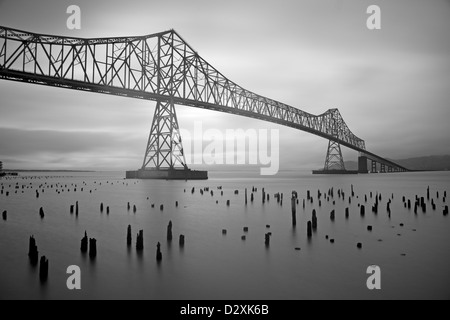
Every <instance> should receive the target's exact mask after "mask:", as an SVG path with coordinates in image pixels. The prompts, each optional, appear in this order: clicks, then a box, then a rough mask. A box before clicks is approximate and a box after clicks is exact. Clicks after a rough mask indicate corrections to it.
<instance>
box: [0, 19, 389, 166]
mask: <svg viewBox="0 0 450 320" xmlns="http://www.w3.org/2000/svg"><path fill="white" fill-rule="evenodd" d="M0 79H6V80H11V81H22V82H28V83H35V84H41V85H47V86H56V87H63V88H69V89H75V90H84V91H91V92H97V93H103V94H113V95H120V96H126V97H132V98H139V99H146V100H152V101H157V102H158V103H159V104H164V103H169V102H170V103H173V104H180V105H185V106H191V107H197V108H204V109H209V110H215V111H220V112H226V113H232V114H236V115H240V116H245V117H251V118H256V119H260V120H264V121H269V122H273V123H277V124H281V125H285V126H289V127H293V128H296V129H299V130H303V131H306V132H309V133H312V134H315V135H318V136H321V137H323V138H325V139H328V140H330V141H333V142H335V143H338V144H339V145H344V146H346V147H349V148H351V149H353V150H356V151H358V152H363V153H364V152H366V145H365V142H364V140H362V139H360V138H358V137H357V136H356V135H355V134H353V133H352V131H351V130H350V128H349V127H348V125H347V124H346V123H345V121H344V119H343V117H342V116H341V114H340V112H339V110H338V109H330V110H328V111H326V112H325V113H323V114H321V115H313V114H310V113H307V112H305V111H302V110H300V109H297V108H294V107H291V106H288V105H286V104H283V103H281V102H278V101H275V100H272V99H269V98H266V97H263V96H261V95H257V94H255V93H253V92H251V91H248V90H246V89H244V88H242V87H240V86H239V85H237V84H236V83H234V82H233V81H231V80H229V79H228V78H226V77H225V76H223V75H222V74H221V73H220V72H219V71H217V70H216V69H215V68H214V67H213V66H212V65H210V64H209V63H208V62H206V61H205V60H204V59H203V58H202V57H201V56H200V55H199V54H198V53H197V52H196V51H195V50H194V49H193V48H192V47H191V46H190V45H189V44H188V43H187V42H186V41H184V40H183V38H182V37H181V36H180V35H179V34H178V33H177V32H176V31H174V30H169V31H166V32H161V33H155V34H152V35H147V36H137V37H115V38H96V39H82V38H69V37H62V36H54V35H42V34H36V33H31V32H26V31H20V30H16V29H11V28H6V27H0ZM149 147H150V146H149ZM149 147H148V148H147V149H151V148H149ZM181 152H182V150H181ZM380 159H382V158H380Z"/></svg>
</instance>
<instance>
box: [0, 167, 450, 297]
mask: <svg viewBox="0 0 450 320" xmlns="http://www.w3.org/2000/svg"><path fill="white" fill-rule="evenodd" d="M62 175H63V174H61V173H60V174H53V175H51V176H48V174H47V175H44V174H42V175H38V174H36V175H34V176H33V177H28V178H22V177H19V178H16V179H11V180H5V179H3V180H0V185H1V188H2V189H3V191H4V192H3V194H1V195H0V211H2V212H3V211H4V210H7V212H8V219H7V220H6V221H1V222H0V252H1V253H2V261H1V262H0V298H1V299H5V298H12V299H14V298H20V299H42V298H43V299H78V298H85V299H116V298H125V299H316V298H344V299H346V298H349V299H361V298H374V299H383V298H384V299H386V298H387V299H389V298H450V278H449V277H450V276H449V275H448V269H449V267H450V259H449V256H448V249H449V243H450V242H449V240H450V239H449V238H450V236H449V232H448V231H449V226H450V220H449V217H444V216H443V214H442V213H443V206H444V191H446V190H447V189H449V190H450V188H449V186H450V179H449V178H450V174H448V173H408V174H384V175H357V176H353V175H351V176H311V175H309V174H305V175H302V174H295V173H286V174H281V175H280V176H278V177H277V178H272V179H263V178H255V177H251V176H243V175H242V173H239V174H233V173H226V174H221V173H216V174H211V175H212V179H210V180H209V181H188V182H185V181H135V180H123V179H122V174H121V173H117V174H116V173H92V174H91V173H85V174H81V173H77V174H70V176H67V174H65V175H66V176H62ZM233 177H237V178H233ZM352 185H353V186H354V190H355V196H354V197H353V198H351V199H350V200H351V204H349V199H348V198H349V197H351V186H352ZM428 186H430V190H431V191H430V194H431V199H430V200H427V199H425V200H426V202H427V212H426V213H423V212H422V211H421V209H420V210H419V211H418V213H417V215H416V214H414V212H413V209H411V210H408V208H405V207H404V203H403V199H402V197H403V196H405V197H406V199H410V200H411V201H412V203H413V206H414V201H415V200H414V199H415V196H416V195H417V196H419V197H425V198H426V192H427V187H428ZM193 187H194V188H195V192H194V193H191V190H192V188H193ZM205 187H209V188H210V190H209V192H204V193H203V195H202V194H200V189H203V188H205ZM218 187H222V188H223V196H222V195H221V191H222V190H219V189H218ZM252 187H255V188H257V189H258V191H257V192H255V193H254V202H251V201H250V194H251V190H252ZM245 188H247V189H248V191H249V201H248V205H247V206H245ZM262 188H265V191H266V193H267V194H269V195H270V200H269V201H266V202H265V203H264V204H263V203H262V201H261V199H262ZM331 188H333V189H334V197H333V198H330V199H329V200H327V192H328V190H329V189H331ZM75 189H76V191H75ZM81 189H83V190H81ZM339 189H341V190H342V191H343V192H345V197H344V199H342V197H339V196H338V194H337V192H338V190H339ZM36 190H38V192H39V197H37V196H36ZM235 190H239V194H235ZM293 190H295V191H297V192H298V195H299V205H298V206H297V221H296V226H295V227H293V225H292V213H291V200H290V197H291V194H292V191H293ZM308 190H310V191H311V196H312V197H313V198H314V200H313V201H314V202H313V203H311V202H310V201H306V206H305V209H303V206H302V201H303V199H306V196H307V191H308ZM318 190H320V191H321V192H322V197H321V203H320V205H319V201H318V199H317V191H318ZM210 191H213V195H211V192H210ZM6 192H9V196H6ZM278 192H280V193H283V195H284V199H283V205H281V204H279V203H277V200H276V198H275V197H274V195H275V194H276V193H278ZM370 192H373V195H372V198H370ZM377 192H378V193H379V194H381V195H382V200H380V202H379V208H378V214H374V213H372V210H371V209H372V206H373V205H374V203H375V194H376V193H377ZM437 192H439V193H440V197H439V198H437V194H436V193H437ZM365 195H367V196H368V201H367V203H365V199H364V197H365ZM392 195H393V196H394V197H393V199H391V198H392ZM389 199H391V202H392V203H391V205H390V209H391V217H390V218H389V215H388V213H387V202H388V201H389ZM228 200H229V201H230V206H227V201H228ZM445 200H446V199H445ZM77 201H78V203H79V214H78V216H76V215H75V214H71V212H70V207H71V206H72V205H73V206H74V205H75V204H76V202H77ZM431 201H433V202H435V204H436V210H432V208H431ZM176 202H178V206H177V205H176ZM333 202H335V204H334V205H333ZM446 202H447V201H446ZM101 203H103V204H104V206H105V210H104V211H103V213H102V212H101V211H100V204H101ZM128 203H130V207H131V208H130V209H128ZM152 205H153V206H152ZM161 205H164V210H160V206H161ZM358 205H365V207H366V214H365V216H364V217H361V215H360V214H359V212H360V208H359V206H358ZM133 206H136V212H133V211H134V210H133ZM40 207H43V209H44V211H45V217H44V218H43V219H41V217H40V216H39V209H40ZM106 207H109V209H110V210H109V214H107V212H106ZM347 207H348V208H349V218H348V219H346V217H345V209H346V208H347ZM313 209H315V210H316V211H317V219H318V221H317V224H318V228H317V231H315V232H313V233H312V237H311V238H310V239H308V237H307V222H308V221H310V220H311V218H312V210H313ZM332 210H335V219H334V221H333V220H332V219H330V213H331V211H332ZM170 221H172V223H173V229H172V232H173V240H172V242H168V241H167V226H168V224H169V222H170ZM129 225H130V226H131V229H132V232H131V234H132V245H131V247H129V246H127V230H128V226H129ZM369 226H370V227H372V231H368V229H369V228H368V227H369ZM244 227H248V231H247V232H245V231H244ZM223 229H226V230H227V232H226V234H223V233H222V230H223ZM139 230H143V231H144V250H143V251H142V252H138V251H136V236H137V234H138V232H139ZM85 231H87V234H88V236H89V238H95V239H97V256H96V258H95V259H90V258H89V254H86V253H82V252H81V251H80V245H81V239H82V238H83V236H84V232H85ZM269 232H270V233H271V234H272V235H271V236H270V245H269V246H266V245H265V236H266V234H267V233H269ZM181 234H182V235H184V236H185V244H184V246H180V244H179V237H180V235H181ZM31 235H34V237H35V238H36V242H37V246H38V250H39V255H40V256H42V255H45V256H46V257H47V258H48V259H49V263H50V264H49V278H48V281H47V282H46V284H45V285H41V284H40V282H39V267H32V266H30V263H29V261H28V256H27V253H28V240H29V237H30V236H31ZM244 235H245V240H243V239H242V236H244ZM331 240H334V243H332V241H331ZM158 242H160V243H161V254H162V260H161V261H160V262H158V261H157V259H156V256H157V243H158ZM358 243H361V244H362V249H358V248H357V244H358ZM70 265H78V266H79V267H80V268H81V272H82V274H81V278H82V290H80V291H69V290H68V289H67V287H66V280H67V278H68V276H69V275H67V274H66V270H67V267H68V266H70ZM370 265H378V266H380V267H381V270H382V290H381V291H378V292H374V291H369V290H368V289H367V287H366V280H367V278H368V275H367V274H366V270H367V267H368V266H370Z"/></svg>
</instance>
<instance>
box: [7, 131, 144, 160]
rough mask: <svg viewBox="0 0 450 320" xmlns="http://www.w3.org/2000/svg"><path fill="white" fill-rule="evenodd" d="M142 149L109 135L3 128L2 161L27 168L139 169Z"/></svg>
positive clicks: (129, 141)
mask: <svg viewBox="0 0 450 320" xmlns="http://www.w3.org/2000/svg"><path fill="white" fill-rule="evenodd" d="M138 147H139V148H138ZM141 147H142V146H140V145H139V143H137V142H136V141H134V140H133V139H129V138H127V137H123V136H121V135H118V134H115V133H109V132H87V131H84V132H71V131H56V130H23V129H17V128H0V158H1V159H6V160H5V161H4V162H5V163H7V162H8V161H9V162H10V165H19V164H24V165H27V168H30V166H33V165H34V166H36V167H34V168H52V167H57V168H73V167H84V168H89V167H103V168H106V167H108V166H110V165H112V167H120V166H123V167H126V166H127V165H132V164H134V165H137V163H136V159H138V158H139V159H140V158H141V155H140V154H138V153H136V151H137V150H141ZM112 159H115V161H116V163H115V164H113V163H112V161H111V160H112Z"/></svg>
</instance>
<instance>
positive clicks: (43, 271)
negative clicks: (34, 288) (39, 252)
mask: <svg viewBox="0 0 450 320" xmlns="http://www.w3.org/2000/svg"><path fill="white" fill-rule="evenodd" d="M39 279H40V280H41V282H46V281H47V279H48V259H47V258H46V257H45V256H42V257H41V261H40V263H39Z"/></svg>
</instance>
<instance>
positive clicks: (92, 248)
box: [89, 239, 97, 259]
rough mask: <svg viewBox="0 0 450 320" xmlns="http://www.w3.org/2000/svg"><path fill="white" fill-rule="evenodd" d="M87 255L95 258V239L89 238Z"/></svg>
mask: <svg viewBox="0 0 450 320" xmlns="http://www.w3.org/2000/svg"><path fill="white" fill-rule="evenodd" d="M89 257H90V258H91V259H95V258H96V257H97V240H96V239H89Z"/></svg>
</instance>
